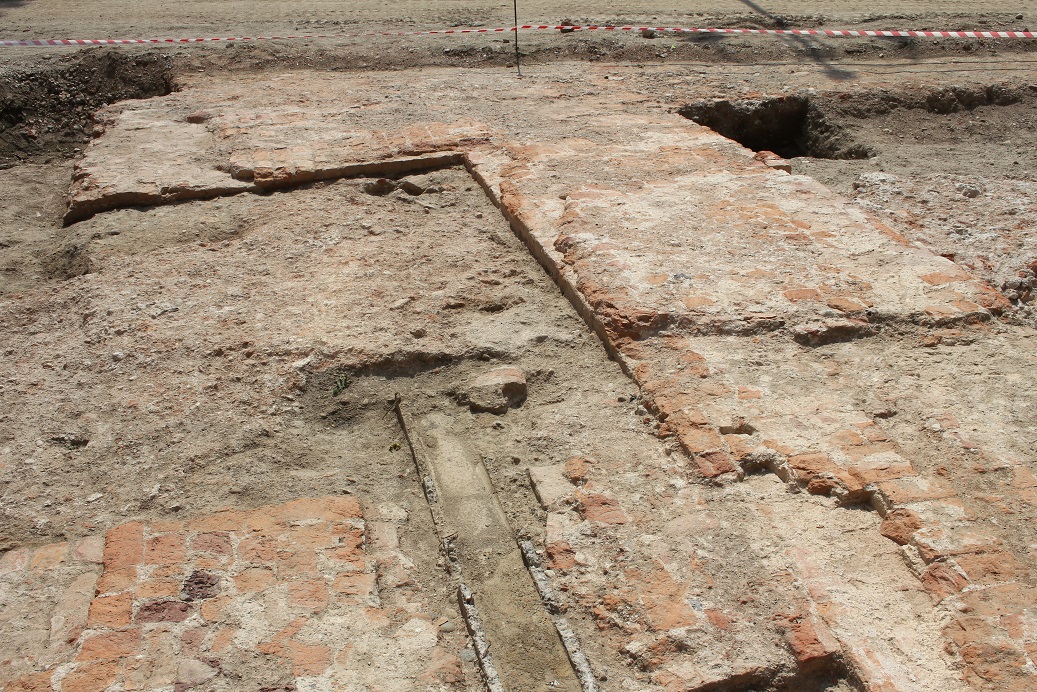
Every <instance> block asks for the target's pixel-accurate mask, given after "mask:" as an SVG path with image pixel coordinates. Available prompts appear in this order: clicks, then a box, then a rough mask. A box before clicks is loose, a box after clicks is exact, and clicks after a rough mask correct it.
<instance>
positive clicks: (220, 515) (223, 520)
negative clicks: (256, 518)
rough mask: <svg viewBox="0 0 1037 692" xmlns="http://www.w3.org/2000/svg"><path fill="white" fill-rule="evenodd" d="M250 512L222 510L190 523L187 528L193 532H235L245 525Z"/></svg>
mask: <svg viewBox="0 0 1037 692" xmlns="http://www.w3.org/2000/svg"><path fill="white" fill-rule="evenodd" d="M249 514H250V513H249V512H236V511H233V510H230V509H222V510H220V511H218V512H215V513H213V514H208V515H205V516H201V517H198V518H197V519H192V520H191V521H189V522H188V524H187V528H188V529H189V530H191V531H199V532H210V531H235V530H238V529H240V528H241V527H242V526H244V525H245V522H246V520H247V519H248V516H249Z"/></svg>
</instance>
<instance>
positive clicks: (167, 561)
mask: <svg viewBox="0 0 1037 692" xmlns="http://www.w3.org/2000/svg"><path fill="white" fill-rule="evenodd" d="M186 559H187V547H186V540H185V537H184V535H183V534H180V533H167V534H163V535H161V536H155V537H154V538H151V539H149V540H148V541H147V542H146V543H145V548H144V562H145V563H146V564H149V565H180V564H183V562H184V561H185V560H186Z"/></svg>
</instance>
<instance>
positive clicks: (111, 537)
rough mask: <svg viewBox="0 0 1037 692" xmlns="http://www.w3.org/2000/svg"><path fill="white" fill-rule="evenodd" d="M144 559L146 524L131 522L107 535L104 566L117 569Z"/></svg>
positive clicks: (108, 568)
mask: <svg viewBox="0 0 1037 692" xmlns="http://www.w3.org/2000/svg"><path fill="white" fill-rule="evenodd" d="M143 559H144V524H141V523H140V522H130V523H129V524H123V525H122V526H116V527H115V528H114V529H111V530H110V531H109V532H108V533H107V534H106V535H105V542H104V568H105V570H106V571H107V570H115V569H121V568H124V567H132V566H135V565H139V564H140V563H141V561H142V560H143Z"/></svg>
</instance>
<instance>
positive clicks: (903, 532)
mask: <svg viewBox="0 0 1037 692" xmlns="http://www.w3.org/2000/svg"><path fill="white" fill-rule="evenodd" d="M920 528H922V520H921V518H919V516H918V515H917V514H915V513H914V512H912V511H911V510H909V509H894V510H892V511H891V512H888V513H887V514H886V516H885V518H884V519H883V520H882V524H881V525H880V526H879V533H881V534H882V535H883V536H885V537H886V538H888V539H889V540H891V541H893V542H894V543H897V544H898V545H906V544H907V543H910V542H911V536H912V535H914V533H915V531H917V530H918V529H920Z"/></svg>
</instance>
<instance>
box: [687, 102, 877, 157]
mask: <svg viewBox="0 0 1037 692" xmlns="http://www.w3.org/2000/svg"><path fill="white" fill-rule="evenodd" d="M677 113H678V114H680V115H682V116H684V117H685V118H688V119H689V120H693V121H695V122H696V123H698V124H699V125H703V126H705V127H708V128H709V129H711V130H713V131H714V132H716V133H718V134H721V135H723V136H724V137H727V138H728V139H733V140H734V141H736V142H738V143H739V144H741V145H742V146H744V147H747V148H749V149H752V150H753V151H772V152H774V153H775V154H778V155H779V156H781V157H783V158H786V159H791V158H796V157H799V156H810V157H813V158H818V159H866V158H869V157H871V156H873V155H874V153H873V152H872V151H871V150H870V149H869V148H868V147H866V146H864V145H862V144H859V143H857V142H854V141H853V139H852V137H850V135H849V134H848V133H847V132H846V130H844V129H843V128H842V127H840V126H838V125H836V124H835V123H832V122H831V121H829V120H828V119H827V118H826V117H825V114H824V113H823V112H822V111H821V110H820V109H819V108H817V107H816V106H815V105H814V104H813V103H811V101H810V99H809V98H807V97H804V96H780V97H777V98H768V99H753V100H746V101H728V100H726V99H723V100H717V101H698V102H695V103H690V104H687V105H685V106H682V107H681V108H679V109H678V110H677Z"/></svg>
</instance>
